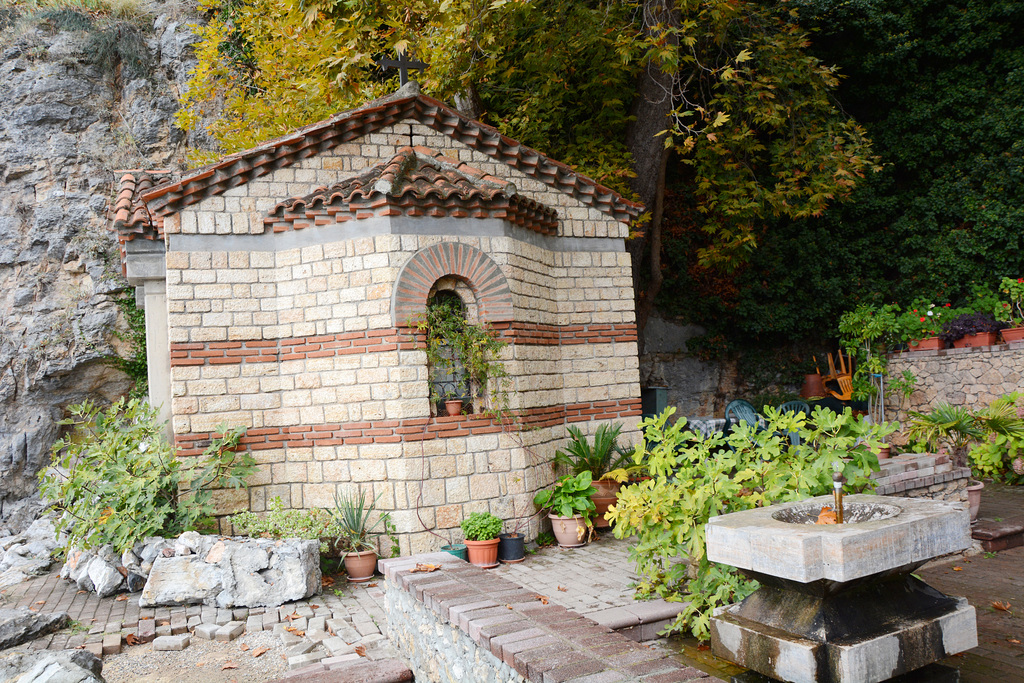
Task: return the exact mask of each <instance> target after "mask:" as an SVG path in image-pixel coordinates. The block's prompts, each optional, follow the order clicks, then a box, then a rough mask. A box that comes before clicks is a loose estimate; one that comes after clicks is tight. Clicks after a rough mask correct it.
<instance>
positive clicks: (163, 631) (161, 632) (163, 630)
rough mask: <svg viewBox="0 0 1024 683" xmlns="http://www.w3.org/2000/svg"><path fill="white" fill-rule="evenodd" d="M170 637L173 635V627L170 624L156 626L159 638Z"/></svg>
mask: <svg viewBox="0 0 1024 683" xmlns="http://www.w3.org/2000/svg"><path fill="white" fill-rule="evenodd" d="M169 635H171V625H170V623H166V624H157V625H156V637H157V638H161V637H163V636H169Z"/></svg>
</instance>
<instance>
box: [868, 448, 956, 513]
mask: <svg viewBox="0 0 1024 683" xmlns="http://www.w3.org/2000/svg"><path fill="white" fill-rule="evenodd" d="M879 464H880V466H881V471H879V472H876V473H875V474H874V475H872V477H871V478H872V479H874V480H875V481H876V482H878V485H877V487H876V488H875V491H874V492H875V493H876V494H878V495H880V496H905V497H908V498H932V499H935V500H958V501H965V500H967V481H968V479H970V476H971V470H970V468H968V467H953V463H952V461H951V460H950V457H949V455H946V454H935V453H907V454H904V455H899V456H897V457H895V458H890V459H888V460H882V461H881V462H880V463H879Z"/></svg>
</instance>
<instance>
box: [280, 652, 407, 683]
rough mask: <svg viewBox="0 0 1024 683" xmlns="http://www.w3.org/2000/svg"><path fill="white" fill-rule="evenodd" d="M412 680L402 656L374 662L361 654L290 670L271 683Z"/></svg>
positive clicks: (391, 682) (401, 681)
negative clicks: (401, 658)
mask: <svg viewBox="0 0 1024 683" xmlns="http://www.w3.org/2000/svg"><path fill="white" fill-rule="evenodd" d="M412 680H413V675H412V670H411V669H409V667H408V666H407V665H406V664H405V662H403V661H402V660H400V659H379V660H376V661H373V660H369V659H366V658H365V657H360V656H358V655H346V656H344V657H332V658H330V659H323V660H321V661H319V662H317V663H316V664H313V665H311V666H304V667H302V668H301V669H295V670H293V671H289V672H288V673H287V674H285V675H284V676H283V677H282V678H279V679H277V680H276V681H271V683H296V681H302V683H352V682H353V681H359V683H406V682H407V681H412Z"/></svg>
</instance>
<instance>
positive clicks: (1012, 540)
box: [971, 519, 1024, 553]
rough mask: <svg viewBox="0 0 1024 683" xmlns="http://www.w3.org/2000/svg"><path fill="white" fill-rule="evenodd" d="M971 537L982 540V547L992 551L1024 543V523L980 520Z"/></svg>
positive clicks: (972, 530)
mask: <svg viewBox="0 0 1024 683" xmlns="http://www.w3.org/2000/svg"><path fill="white" fill-rule="evenodd" d="M971 538H973V539H975V540H978V541H981V547H982V548H983V549H984V550H985V551H986V552H990V553H996V552H999V551H1000V550H1009V549H1010V548H1016V547H1018V546H1022V545H1024V524H1020V523H1018V522H993V521H990V520H987V519H982V520H979V521H978V523H977V524H976V525H975V526H974V527H973V528H972V529H971Z"/></svg>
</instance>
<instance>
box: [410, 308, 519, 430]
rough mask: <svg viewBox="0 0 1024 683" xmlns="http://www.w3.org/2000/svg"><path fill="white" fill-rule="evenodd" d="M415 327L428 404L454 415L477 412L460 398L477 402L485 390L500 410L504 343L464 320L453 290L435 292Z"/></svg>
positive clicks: (504, 376)
mask: <svg viewBox="0 0 1024 683" xmlns="http://www.w3.org/2000/svg"><path fill="white" fill-rule="evenodd" d="M442 295H444V296H442ZM415 325H416V328H417V330H418V331H419V332H421V333H424V334H425V336H426V353H427V364H428V366H429V368H430V398H431V401H433V403H434V404H440V403H444V404H445V409H446V411H447V413H448V415H459V414H461V413H462V411H463V410H464V409H468V410H469V412H481V411H480V410H479V409H478V408H479V405H477V406H474V405H472V404H470V405H466V403H465V401H466V399H469V400H470V401H474V402H476V401H477V400H478V399H480V400H482V399H483V398H484V397H485V394H486V392H487V390H488V388H490V389H491V391H492V394H491V396H490V398H491V401H490V403H491V407H492V409H493V410H496V411H499V412H500V411H502V410H503V409H504V407H505V404H506V403H507V396H506V394H505V386H504V385H505V383H506V382H507V378H508V373H507V372H506V371H505V366H504V365H503V364H502V363H501V362H500V361H499V360H497V356H498V354H499V353H500V352H501V350H502V349H503V348H505V346H507V344H506V343H505V342H504V341H502V340H501V339H500V338H499V337H498V333H497V332H496V331H495V330H493V329H492V328H490V327H489V326H487V325H474V324H473V323H470V322H469V321H468V320H466V312H465V308H464V306H463V304H462V300H461V299H459V297H458V295H457V294H455V293H454V292H440V293H439V294H438V295H437V296H435V298H434V299H433V300H432V301H431V302H430V303H429V304H428V305H427V309H426V312H425V313H424V314H423V315H421V316H420V317H419V318H418V319H416V320H415ZM455 401H460V402H461V403H459V404H456V403H455ZM474 408H477V410H474Z"/></svg>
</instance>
